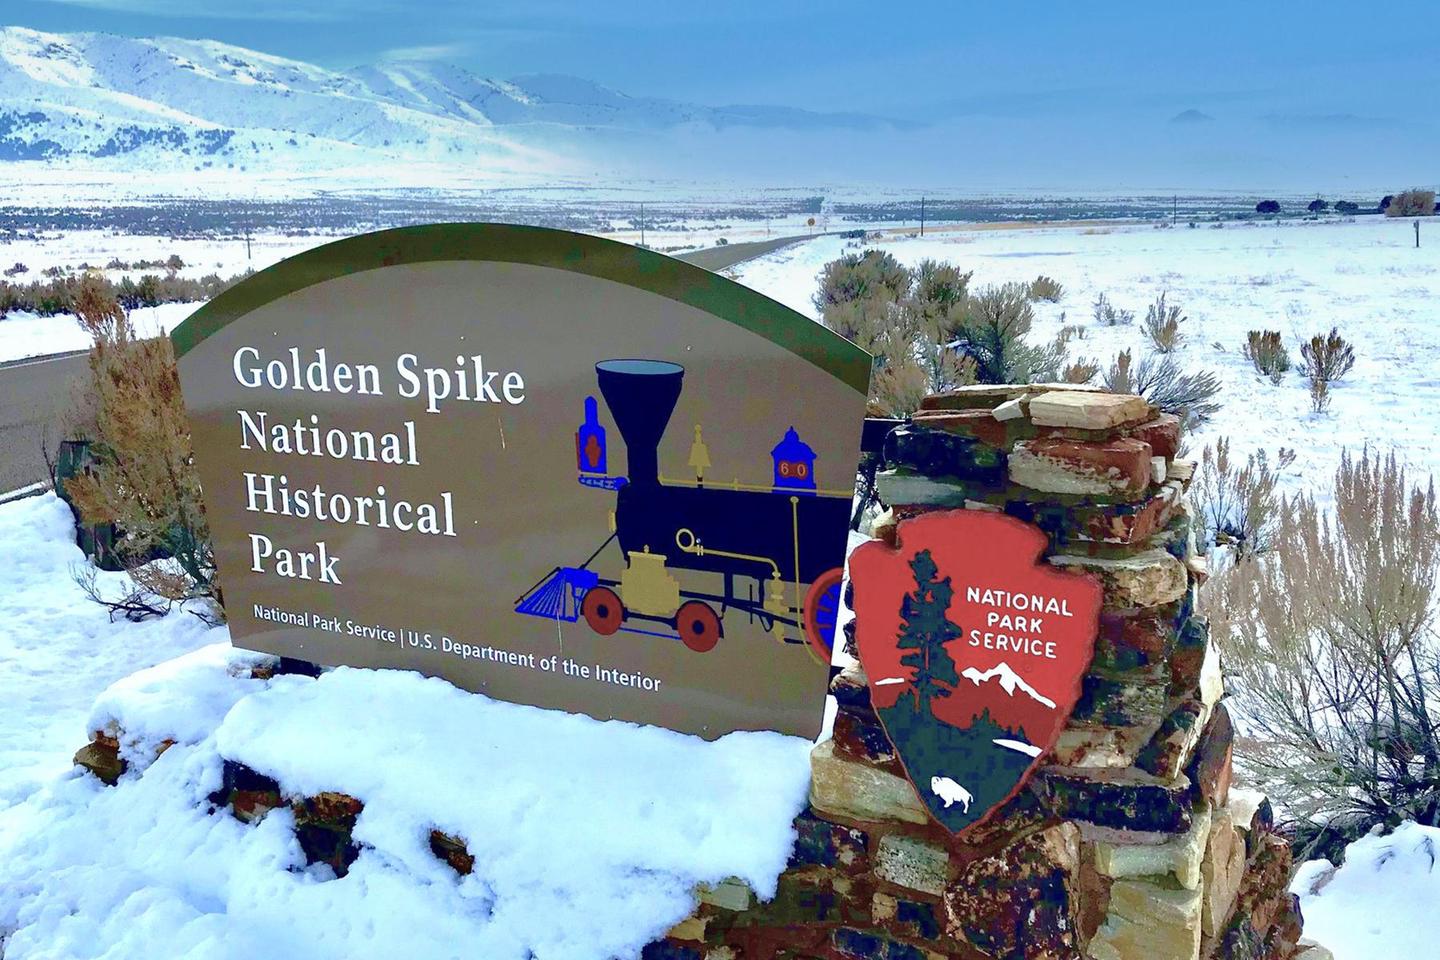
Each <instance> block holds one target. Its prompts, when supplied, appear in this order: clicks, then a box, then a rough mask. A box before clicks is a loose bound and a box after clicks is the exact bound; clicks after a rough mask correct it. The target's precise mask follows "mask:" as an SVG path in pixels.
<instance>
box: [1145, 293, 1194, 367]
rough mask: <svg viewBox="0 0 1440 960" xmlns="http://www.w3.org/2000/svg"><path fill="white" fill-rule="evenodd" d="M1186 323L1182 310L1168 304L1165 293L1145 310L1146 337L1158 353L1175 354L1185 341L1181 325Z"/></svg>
mask: <svg viewBox="0 0 1440 960" xmlns="http://www.w3.org/2000/svg"><path fill="white" fill-rule="evenodd" d="M1184 322H1185V317H1183V316H1181V315H1180V308H1179V307H1177V306H1173V305H1171V304H1167V303H1166V302H1165V294H1163V293H1162V294H1160V296H1159V297H1157V298H1156V299H1155V302H1154V303H1152V304H1150V306H1149V307H1147V308H1146V309H1145V326H1144V330H1145V336H1146V337H1147V338H1148V339H1149V340H1150V344H1151V346H1153V347H1154V348H1155V352H1156V353H1174V352H1175V349H1176V348H1177V347H1179V346H1180V343H1181V341H1182V340H1184V339H1185V334H1183V333H1182V332H1181V331H1180V324H1182V323H1184Z"/></svg>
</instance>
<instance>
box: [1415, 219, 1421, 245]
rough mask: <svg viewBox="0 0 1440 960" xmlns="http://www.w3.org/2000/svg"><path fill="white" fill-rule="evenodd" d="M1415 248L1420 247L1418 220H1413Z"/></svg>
mask: <svg viewBox="0 0 1440 960" xmlns="http://www.w3.org/2000/svg"><path fill="white" fill-rule="evenodd" d="M1415 249H1416V250H1419V249H1420V221H1419V220H1416V221H1415Z"/></svg>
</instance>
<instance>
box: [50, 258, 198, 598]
mask: <svg viewBox="0 0 1440 960" xmlns="http://www.w3.org/2000/svg"><path fill="white" fill-rule="evenodd" d="M74 309H75V312H76V316H77V318H78V320H79V322H80V325H81V326H82V328H84V330H85V331H86V332H87V333H88V334H89V335H90V337H91V340H92V344H93V345H92V347H91V349H90V355H89V358H88V361H89V376H88V377H87V378H86V379H85V380H84V382H83V390H82V396H81V398H80V400H81V402H80V403H79V404H78V405H77V406H78V407H79V408H80V410H81V411H82V412H80V413H79V414H76V415H75V418H76V422H74V423H73V424H72V425H73V426H75V427H76V428H77V431H78V433H79V434H80V436H79V437H78V439H85V440H89V441H90V442H91V449H92V452H93V453H94V455H95V458H96V465H95V467H94V469H92V470H89V471H87V472H86V473H84V474H81V475H79V476H77V477H74V478H73V479H71V480H69V481H67V483H66V492H67V493H69V495H70V496H71V498H72V499H73V501H74V503H75V505H76V508H77V509H78V510H79V511H80V514H81V517H82V518H83V520H84V521H85V522H86V523H89V524H102V523H113V524H115V526H116V528H117V531H118V537H117V541H116V552H117V555H118V558H119V559H120V561H121V562H122V563H123V564H124V565H125V567H126V570H127V571H128V573H129V575H130V578H131V580H132V581H133V582H134V583H135V584H136V585H137V587H138V590H139V594H140V595H143V596H144V597H146V598H150V599H152V600H153V601H154V603H155V605H154V607H153V610H152V612H160V610H161V609H164V608H166V607H168V605H169V604H171V603H176V602H185V601H199V603H198V604H196V605H192V606H191V608H190V609H192V610H193V611H194V612H196V613H197V614H200V615H201V616H205V617H207V618H212V617H213V618H218V617H219V616H221V613H220V587H219V583H218V581H217V580H216V575H215V558H214V553H213V550H212V548H211V541H210V531H209V526H208V524H207V522H206V519H205V509H204V504H203V501H202V499H201V492H200V480H199V477H198V475H197V474H196V472H195V467H194V461H193V457H192V453H191V442H190V424H189V419H188V418H187V416H186V413H185V406H184V403H183V401H182V399H181V396H180V376H179V370H178V368H177V367H176V363H175V353H174V350H173V349H172V348H171V345H170V339H169V338H168V337H163V336H162V337H154V338H137V337H136V336H135V335H134V330H133V328H132V327H131V325H130V320H129V317H128V316H127V315H126V312H125V310H124V308H123V307H122V306H121V305H120V304H119V303H118V302H117V301H116V300H115V298H114V297H113V296H112V295H111V294H110V293H109V291H108V290H107V289H106V288H105V287H104V285H103V284H101V283H99V282H98V278H94V277H86V278H82V280H81V282H80V284H79V285H78V288H77V291H76V298H75V301H74ZM77 579H79V580H81V584H82V586H84V585H85V575H84V573H83V572H82V573H81V574H80V575H79V576H78V577H77ZM90 584H91V585H92V586H93V584H94V580H93V578H91V579H90ZM92 595H93V596H94V598H95V599H97V600H99V601H100V602H103V603H106V604H107V605H108V606H110V607H111V609H112V610H119V611H121V612H125V613H126V614H127V615H129V616H133V610H131V609H129V608H132V607H133V606H134V605H135V603H136V600H135V597H136V593H135V592H130V593H127V595H126V596H124V597H112V598H106V597H103V596H100V595H98V594H92Z"/></svg>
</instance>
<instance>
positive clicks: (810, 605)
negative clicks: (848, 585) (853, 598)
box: [803, 567, 845, 666]
mask: <svg viewBox="0 0 1440 960" xmlns="http://www.w3.org/2000/svg"><path fill="white" fill-rule="evenodd" d="M844 579H845V571H844V570H843V569H841V568H840V567H835V568H834V569H832V570H826V571H825V572H824V573H822V574H820V576H818V577H816V578H815V582H814V583H812V584H810V590H809V592H807V593H806V594H805V606H804V609H803V617H804V622H805V640H806V642H807V643H809V644H810V649H811V650H812V651H814V653H815V656H816V657H818V658H819V660H820V662H821V663H823V664H825V665H826V666H829V665H830V656H831V654H832V653H833V652H834V650H835V624H836V622H837V621H838V620H839V618H840V584H841V581H843V580H844Z"/></svg>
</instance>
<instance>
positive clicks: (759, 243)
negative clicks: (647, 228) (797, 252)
mask: <svg viewBox="0 0 1440 960" xmlns="http://www.w3.org/2000/svg"><path fill="white" fill-rule="evenodd" d="M808 239H810V238H809V237H779V238H778V239H775V240H753V241H751V242H749V243H731V244H726V245H725V246H723V247H710V248H708V249H705V250H692V251H691V252H689V253H678V254H676V255H675V259H677V260H684V261H685V262H686V263H693V264H695V266H697V267H704V268H705V269H706V270H724V269H725V268H726V267H733V266H735V264H737V263H741V262H743V261H746V260H753V259H755V258H756V257H763V256H764V255H765V254H767V253H770V252H772V251H774V250H779V249H780V248H781V247H788V246H789V245H790V244H792V243H799V242H800V241H801V240H808Z"/></svg>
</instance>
